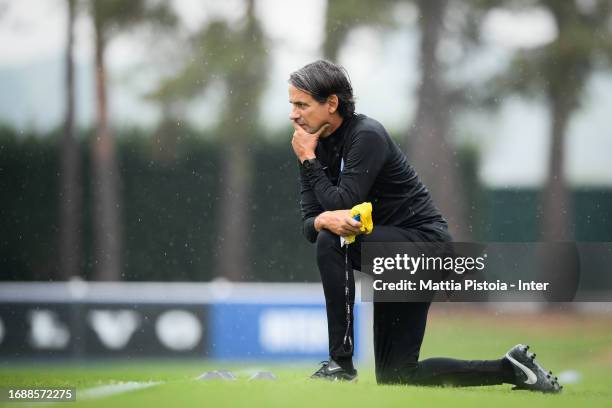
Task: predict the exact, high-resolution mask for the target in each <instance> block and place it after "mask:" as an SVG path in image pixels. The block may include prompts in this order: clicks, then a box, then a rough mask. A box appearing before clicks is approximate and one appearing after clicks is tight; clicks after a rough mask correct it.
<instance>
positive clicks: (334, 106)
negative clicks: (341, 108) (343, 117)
mask: <svg viewBox="0 0 612 408" xmlns="http://www.w3.org/2000/svg"><path fill="white" fill-rule="evenodd" d="M327 103H328V105H329V107H328V109H327V110H328V112H329V113H330V114H334V113H336V112H337V111H338V103H339V101H338V96H337V95H330V96H328V97H327Z"/></svg>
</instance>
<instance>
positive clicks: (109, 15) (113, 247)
mask: <svg viewBox="0 0 612 408" xmlns="http://www.w3.org/2000/svg"><path fill="white" fill-rule="evenodd" d="M90 6H91V7H90V8H91V13H92V17H93V23H94V33H95V70H96V73H95V78H96V95H97V128H96V136H95V139H94V141H93V143H92V151H91V155H92V178H93V186H92V190H93V200H92V202H93V217H94V219H93V230H94V255H93V256H94V279H97V280H119V279H121V242H122V232H121V221H120V219H121V204H120V199H119V183H120V175H119V166H118V163H117V154H116V146H115V137H114V135H113V132H112V130H111V128H110V125H109V123H108V96H107V92H106V89H107V83H106V81H107V72H106V64H105V59H104V53H105V51H106V46H107V45H108V43H109V41H110V40H111V39H112V37H113V36H114V35H116V34H117V33H118V32H119V31H120V30H122V29H126V28H133V27H134V26H136V25H137V24H138V23H153V24H156V25H169V24H172V23H174V21H175V18H174V15H173V14H172V13H171V12H170V9H169V8H168V7H167V5H166V4H165V3H161V2H147V1H146V0H130V1H122V0H90Z"/></svg>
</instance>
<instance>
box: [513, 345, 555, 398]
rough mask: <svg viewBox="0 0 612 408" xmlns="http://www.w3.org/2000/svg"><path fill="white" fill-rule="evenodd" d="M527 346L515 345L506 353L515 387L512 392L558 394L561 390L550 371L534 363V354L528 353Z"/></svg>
mask: <svg viewBox="0 0 612 408" xmlns="http://www.w3.org/2000/svg"><path fill="white" fill-rule="evenodd" d="M527 350H529V346H526V345H524V344H517V345H516V346H514V347H512V348H511V349H510V351H508V352H507V353H506V358H507V359H508V360H509V361H510V363H511V364H512V368H513V369H514V375H515V376H516V385H515V386H514V388H512V389H513V390H529V391H539V392H546V393H554V394H556V393H558V392H561V390H562V389H563V386H562V385H559V381H558V380H557V377H554V376H553V374H552V371H546V370H545V369H544V368H543V367H542V366H541V365H539V364H538V363H537V362H536V361H535V356H536V355H535V353H531V352H528V351H527Z"/></svg>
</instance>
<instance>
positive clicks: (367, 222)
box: [344, 202, 374, 244]
mask: <svg viewBox="0 0 612 408" xmlns="http://www.w3.org/2000/svg"><path fill="white" fill-rule="evenodd" d="M358 214H359V217H360V221H361V232H360V233H359V234H370V233H371V232H372V230H373V229H374V223H373V222H372V203H368V202H366V203H361V204H357V205H356V206H354V207H353V208H351V217H355V216H356V215H358ZM359 234H357V235H359ZM357 235H349V236H346V237H344V241H345V242H346V243H347V244H352V243H353V242H355V237H357Z"/></svg>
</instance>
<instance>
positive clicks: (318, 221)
mask: <svg viewBox="0 0 612 408" xmlns="http://www.w3.org/2000/svg"><path fill="white" fill-rule="evenodd" d="M323 214H325V213H324V212H323V213H321V214H319V215H317V217H316V218H315V219H314V223H313V225H314V229H315V231H317V232H321V230H322V229H323V228H324V225H323V222H324V217H325V216H324V215H323Z"/></svg>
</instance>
